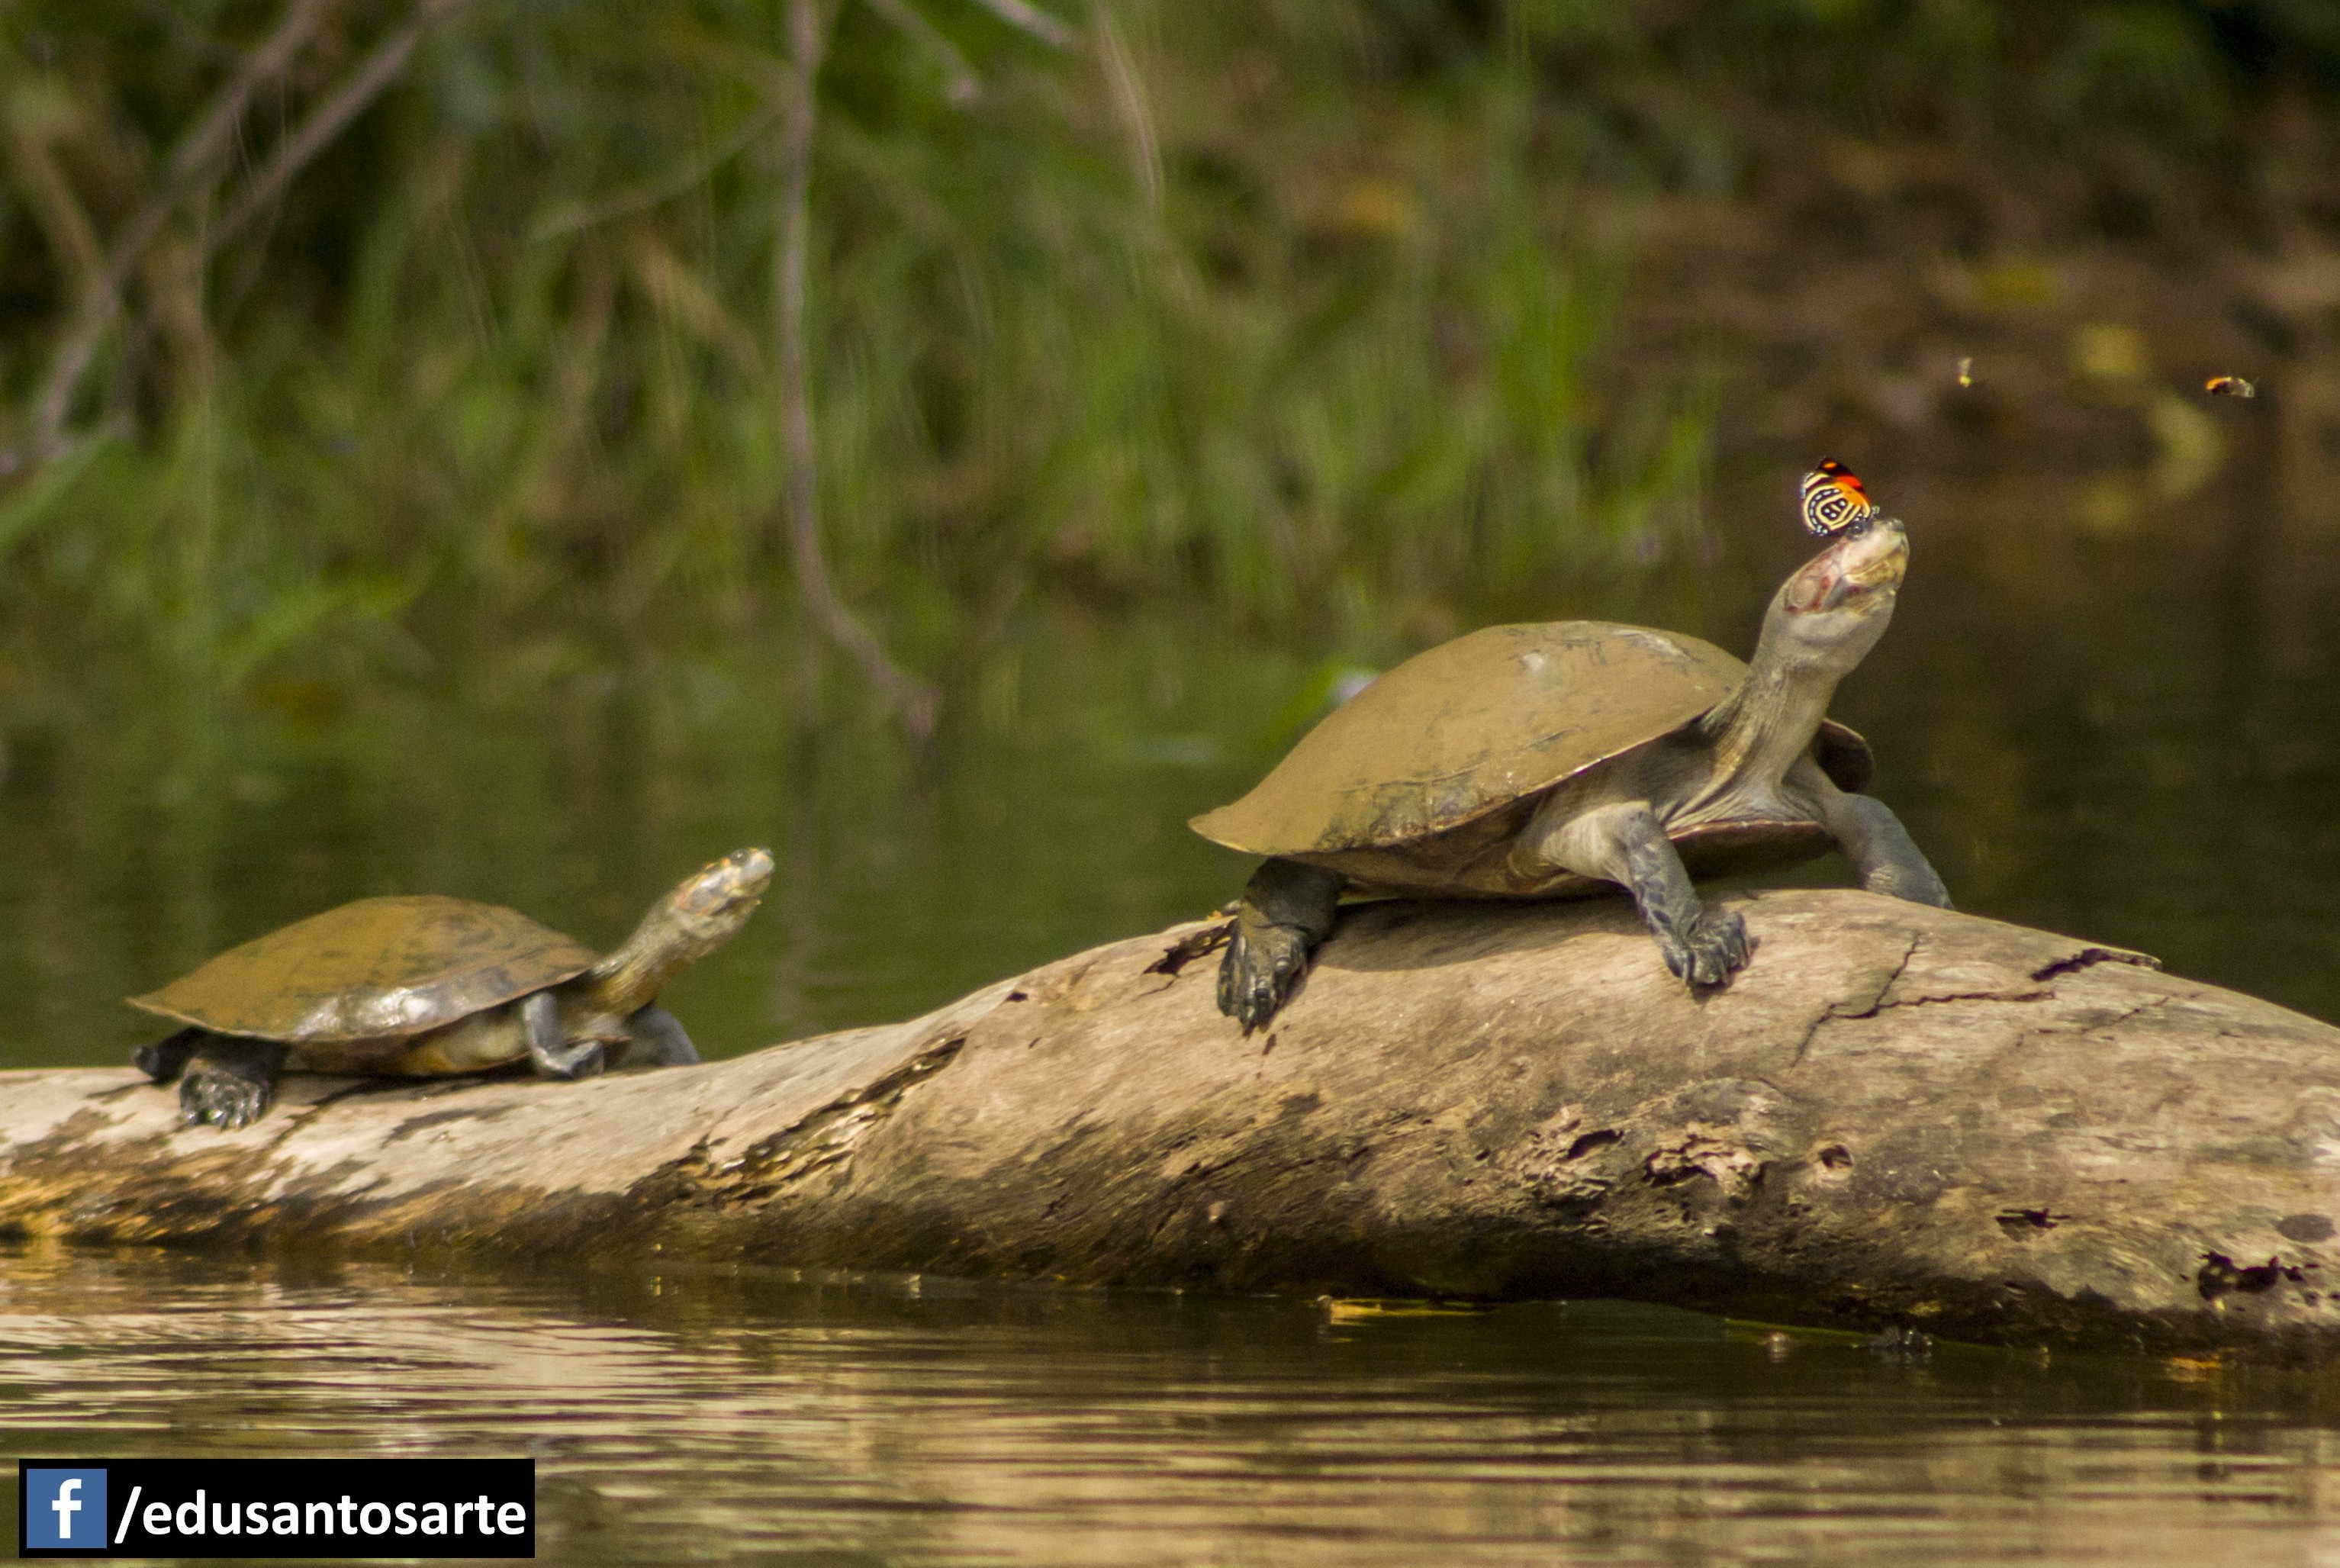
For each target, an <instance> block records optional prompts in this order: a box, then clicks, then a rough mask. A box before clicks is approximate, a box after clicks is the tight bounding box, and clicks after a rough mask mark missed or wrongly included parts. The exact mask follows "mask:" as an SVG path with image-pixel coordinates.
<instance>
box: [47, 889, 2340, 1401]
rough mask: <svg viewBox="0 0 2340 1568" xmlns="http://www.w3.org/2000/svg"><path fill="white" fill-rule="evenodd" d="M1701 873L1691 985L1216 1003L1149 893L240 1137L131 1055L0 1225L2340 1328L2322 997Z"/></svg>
mask: <svg viewBox="0 0 2340 1568" xmlns="http://www.w3.org/2000/svg"><path fill="white" fill-rule="evenodd" d="M1729 902H1730V903H1731V904H1732V905H1734V906H1735V907H1736V908H1740V910H1741V911H1742V912H1743V913H1744V914H1745V916H1746V918H1747V921H1748V926H1749V928H1750V931H1751V932H1752V934H1753V935H1754V937H1755V938H1756V939H1757V941H1758V942H1759V943H1760V950H1759V951H1758V953H1757V954H1756V956H1755V958H1754V960H1753V962H1752V963H1751V965H1750V967H1749V968H1748V969H1747V970H1746V971H1745V972H1744V973H1743V974H1741V975H1740V977H1739V978H1738V979H1737V981H1736V982H1735V983H1734V984H1733V985H1732V986H1731V987H1730V989H1729V990H1727V991H1724V992H1722V993H1720V994H1718V995H1713V996H1710V997H1704V998H1696V997H1691V996H1690V995H1689V994H1687V993H1686V992H1685V991H1684V989H1683V988H1682V987H1681V985H1680V984H1679V983H1678V982H1676V981H1675V980H1674V979H1673V978H1671V976H1669V975H1668V974H1667V973H1666V972H1665V970H1664V969H1663V968H1662V967H1661V964H1660V963H1659V960H1658V956H1657V953H1656V950H1655V948H1653V947H1652V946H1651V943H1650V940H1649V938H1647V937H1646V936H1645V935H1643V934H1642V932H1641V929H1640V927H1639V925H1638V923H1637V922H1636V921H1635V919H1634V918H1633V916H1632V914H1631V910H1630V909H1629V908H1627V907H1626V906H1625V905H1624V904H1623V903H1622V902H1621V901H1619V900H1608V901H1597V902H1592V903H1585V904H1575V905H1545V906H1532V905H1521V906H1509V907H1488V906H1480V907H1467V906H1423V905H1386V906H1381V907H1375V908H1363V909H1359V910H1354V911H1352V912H1351V913H1350V914H1349V915H1348V917H1347V918H1345V919H1344V923H1343V925H1342V928H1341V929H1340V931H1339V932H1338V933H1337V934H1336V936H1335V938H1334V940H1333V941H1332V942H1331V943H1330V944H1329V945H1328V946H1327V947H1326V948H1324V953H1323V956H1322V958H1320V960H1319V962H1318V964H1317V967H1316V969H1315V971H1314V974H1313V975H1312V976H1311V978H1310V979H1309V981H1308V983H1307V985H1306V987H1304V989H1303V990H1302V991H1301V993H1300V994H1299V996H1298V997H1297V998H1296V999H1295V1001H1294V1003H1293V1004H1292V1006H1291V1007H1289V1008H1288V1009H1287V1010H1286V1011H1285V1012H1284V1014H1283V1015H1282V1016H1281V1017H1279V1019H1278V1020H1277V1022H1276V1024H1275V1026H1274V1027H1273V1028H1271V1029H1267V1030H1264V1031H1262V1032H1260V1033H1258V1034H1256V1035H1254V1036H1252V1037H1249V1038H1245V1037H1244V1036H1243V1035H1241V1034H1240V1033H1238V1032H1237V1031H1236V1029H1235V1028H1234V1026H1233V1025H1232V1024H1230V1023H1229V1022H1228V1021H1227V1020H1226V1019H1225V1018H1223V1017H1220V1015H1219V1014H1218V1012H1217V1011H1216V1009H1215V1007H1214V1005H1213V1000H1212V987H1213V974H1214V970H1215V963H1216V958H1215V955H1212V956H1207V957H1202V958H1195V959H1193V960H1192V961H1190V962H1187V963H1185V965H1183V966H1175V965H1174V964H1171V963H1165V953H1167V952H1168V951H1169V950H1170V949H1171V948H1172V946H1173V944H1174V941H1175V938H1178V937H1180V936H1181V935H1184V934H1185V933H1186V932H1188V931H1190V930H1192V929H1194V928H1178V929H1175V930H1172V931H1169V932H1165V933H1163V934H1161V935H1158V936H1151V937H1144V938H1135V939H1132V940H1130V941H1125V942H1119V943H1115V944H1114V945H1112V946H1109V947H1106V948H1097V949H1096V950H1094V951H1091V952H1087V953H1083V954H1080V955H1078V956H1076V957H1075V958H1067V959H1065V960H1063V961H1061V962H1058V963H1055V964H1051V965H1048V966H1046V968H1040V969H1036V970H1034V971H1033V972H1031V973H1030V974H1027V975H1025V976H1022V977H1020V978H1016V979H1013V980H1008V981H1003V982H1001V983H1000V984H998V985H996V986H993V987H989V988H988V989H986V990H984V991H981V992H978V993H977V994H976V995H974V996H971V997H967V998H965V999H964V1000H962V1001H959V1002H957V1003H954V1004H953V1005H951V1006H950V1007H945V1008H943V1009H942V1010H940V1011H938V1012H936V1013H933V1014H931V1015H929V1016H927V1017H923V1018H919V1019H916V1020H913V1021H912V1022H909V1023H906V1024H899V1025H894V1026H889V1027H882V1028H872V1029H858V1030H853V1031H849V1032H847V1033H844V1034H838V1035H829V1036H825V1037H820V1038H818V1039H813V1040H807V1041H803V1042H800V1043H798V1044H794V1045H788V1046H780V1047H774V1048H772V1049H770V1050H767V1051H762V1052H759V1053H758V1054H756V1055H753V1056H749V1057H741V1058H739V1059H736V1060H732V1061H727V1062H720V1063H716V1064H712V1065H709V1066H707V1067H695V1068H680V1069H670V1070H667V1071H662V1072H649V1073H640V1074H627V1075H620V1076H618V1077H610V1078H604V1079H599V1080H595V1081H592V1082H588V1083H584V1084H576V1085H561V1084H547V1083H537V1082H532V1081H519V1080H500V1081H494V1082H468V1083H448V1082H441V1083H436V1084H430V1085H424V1086H421V1087H412V1086H401V1087H385V1086H382V1085H378V1084H357V1083H353V1082H352V1081H351V1080H347V1079H330V1078H298V1077H296V1078H292V1079H288V1080H287V1081H286V1084H285V1086H284V1093H283V1099H282V1101H281V1103H280V1104H279V1106H278V1107H277V1109H276V1110H274V1111H273V1112H272V1113H271V1114H270V1115H269V1116H267V1117H266V1118H264V1119H263V1121H262V1122H261V1123H260V1124H259V1125H257V1126H253V1127H250V1128H247V1129H245V1130H243V1131H241V1132H237V1133H232V1134H222V1133H219V1132H216V1131H213V1130H212V1129H209V1128H183V1127H181V1126H177V1124H176V1120H175V1105H176V1097H175V1095H174V1093H173V1092H172V1091H170V1090H167V1089H162V1088H156V1087H152V1086H150V1085H147V1084H146V1083H145V1082H144V1080H143V1079H140V1078H138V1077H136V1076H135V1075H134V1074H133V1073H131V1072H130V1071H128V1070H127V1069H124V1070H123V1071H119V1072H115V1071H105V1070H84V1071H53V1072H17V1073H10V1074H6V1075H0V1087H5V1111H0V1226H5V1227H7V1228H9V1229H12V1230H15V1231H17V1232H21V1233H29V1234H40V1235H50V1236H67V1237H73V1238H79V1239H84V1240H87V1241H93V1242H168V1243H177V1244H205V1245H266V1246H287V1247H289V1246H299V1247H306V1248H316V1247H321V1246H330V1247H340V1248H346V1249H355V1250H367V1251H373V1252H382V1251H385V1250H398V1249H426V1250H432V1251H437V1250H441V1249H458V1250H469V1251H488V1250H502V1251H506V1252H510V1253H513V1254H527V1253H548V1252H550V1253H562V1254H571V1255H590V1256H596V1257H614V1256H622V1255H645V1256H647V1255H651V1254H658V1255H660V1256H662V1257H664V1258H668V1259H671V1258H674V1257H676V1256H678V1255H686V1256H701V1257H720V1258H731V1257H745V1258H754V1259H760V1260H765V1261H770V1262H780V1263H793V1264H816V1265H847V1266H858V1267H869V1268H889V1269H904V1270H914V1271H925V1272H935V1273H948V1274H966V1275H978V1274H980V1275H1016V1276H1025V1277H1039V1278H1056V1279H1064V1280H1069V1281H1077V1282H1085V1283H1098V1284H1103V1283H1113V1284H1128V1285H1203V1286H1215V1287H1227V1288H1235V1289H1244V1290H1258V1289H1284V1290H1298V1291H1310V1292H1315V1291H1330V1292H1334V1293H1339V1294H1347V1295H1353V1294H1435V1295H1452V1296H1522V1295H1578V1296H1581V1295H1618V1296H1630V1297H1638V1298H1641V1299H1644V1300H1651V1301H1662V1302H1672V1303H1678V1304H1681V1305H1693V1306H1705V1307H1712V1308H1718V1309H1721V1310H1725V1311H1730V1312H1732V1313H1736V1314H1739V1315H1747V1316H1753V1317H1758V1318H1766V1319H1775V1320H1782V1321H1791V1322H1800V1323H1819V1324H1828V1323H1834V1324H1838V1325H1904V1326H1910V1327H1918V1328H1922V1329H1925V1330H1927V1331H1929V1332H1930V1333H1933V1334H1936V1335H1948V1336H1954V1337H1963V1338H1972V1339H1985V1340H1998V1341H2008V1342H2013V1343H2017V1344H2048V1345H2100V1346H2107V1347H2117V1346H2122V1345H2141V1346H2152V1347H2154V1348H2157V1349H2164V1350H2184V1349H2187V1348H2189V1347H2206V1346H2215V1345H2227V1346H2235V1347H2237V1348H2244V1349H2248V1350H2251V1351H2253V1352H2256V1353H2264V1354H2274V1355H2283V1356H2285V1357H2287V1358H2303V1359H2304V1358H2308V1357H2318V1356H2321V1355H2325V1353H2326V1352H2327V1350H2328V1348H2330V1347H2333V1346H2335V1345H2340V1333H2335V1329H2340V1305H2336V1304H2335V1301H2334V1299H2333V1297H2332V1295H2330V1294H2329V1291H2330V1288H2331V1287H2332V1286H2333V1285H2335V1284H2340V1266H2335V1267H2334V1268H2333V1269H2332V1273H2333V1275H2334V1276H2335V1277H2334V1279H2333V1280H2331V1281H2327V1280H2326V1278H2325V1273H2324V1272H2323V1270H2324V1267H2325V1264H2326V1255H2327V1254H2333V1255H2335V1256H2340V1248H2335V1245H2334V1244H2333V1240H2332V1238H2333V1236H2334V1233H2335V1217H2340V1030H2335V1029H2334V1028H2332V1027H2329V1026H2326V1025H2324V1024H2321V1023H2317V1022H2315V1021H2314V1020H2313V1019H2310V1018H2306V1017H2302V1016H2300V1015H2298V1014H2296V1013H2292V1012H2288V1011H2286V1010H2285V1009H2283V1008H2281V1007H2276V1006H2274V1005H2272V1004H2270V1003H2267V1002H2263V1001H2259V1000H2256V999H2255V998H2252V997H2245V996H2240V995H2237V994H2236V993H2234V992H2231V991H2224V990H2220V989H2218V988H2216V987H2212V986H2206V985H2199V984H2196V983H2193V982H2190V981H2186V980H2183V979H2177V978H2172V977H2170V976H2167V975H2165V974H2162V973H2160V972H2159V971H2158V970H2157V969H2156V968H2152V967H2151V965H2150V961H2149V960H2147V959H2144V958H2141V957H2140V956H2139V955H2137V954H2132V953H2124V952H2120V951H2117V950H2114V949H2108V948H2097V947H2091V946H2089V945H2087V944H2086V943H2083V942H2079V941H2076V940H2073V939H2071V938H2064V937H2057V936H2051V935H2049V934H2047V933H2045V932H2040V931H2033V930H2028V929H2025V928H2020V927H2015V926H2008V925H2004V924H2001V923H1999V922H1997V921H1992V920H1986V919H1979V918H1973V917H1970V916H1966V915H1957V914H1950V913H1947V912H1943V911H1939V910H1935V909H1929V908H1920V907H1918V906H1916V905H1911V904H1904V903H1899V902H1896V901H1894V900H1890V899H1887V898H1876V897H1872V896H1869V895H1867V894H1862V893H1855V892H1844V891H1805V890H1790V891H1780V892H1771V893H1765V894H1760V895H1755V896H1750V897H1744V898H1735V899H1731V900H1729Z"/></svg>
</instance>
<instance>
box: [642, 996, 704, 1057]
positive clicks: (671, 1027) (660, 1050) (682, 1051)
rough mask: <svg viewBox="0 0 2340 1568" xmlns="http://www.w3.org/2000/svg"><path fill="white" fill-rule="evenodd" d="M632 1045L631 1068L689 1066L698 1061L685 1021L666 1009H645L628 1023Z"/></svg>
mask: <svg viewBox="0 0 2340 1568" xmlns="http://www.w3.org/2000/svg"><path fill="white" fill-rule="evenodd" d="M626 1033H627V1034H628V1035H629V1036H630V1037H632V1043H631V1044H630V1045H629V1046H628V1047H626V1063H625V1065H626V1066H628V1067H690V1066H691V1065H693V1064H694V1063H696V1062H698V1061H699V1047H697V1046H694V1045H692V1044H691V1043H690V1036H689V1034H688V1033H687V1032H686V1031H685V1030H684V1029H683V1027H682V1020H681V1019H679V1018H678V1017H675V1016H674V1015H673V1014H672V1013H669V1012H668V1011H667V1010H666V1009H665V1008H664V1007H644V1008H642V1009H641V1010H640V1012H637V1013H636V1014H634V1015H633V1017H630V1018H628V1019H627V1020H626Z"/></svg>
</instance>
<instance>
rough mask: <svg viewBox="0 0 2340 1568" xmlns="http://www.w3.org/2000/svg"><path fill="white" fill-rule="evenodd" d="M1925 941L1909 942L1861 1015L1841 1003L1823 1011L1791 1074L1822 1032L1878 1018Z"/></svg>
mask: <svg viewBox="0 0 2340 1568" xmlns="http://www.w3.org/2000/svg"><path fill="white" fill-rule="evenodd" d="M1925 939H1926V938H1924V937H1923V936H1922V935H1920V936H1914V937H1911V938H1909V946H1908V947H1906V948H1902V949H1901V957H1900V958H1898V959H1896V960H1894V964H1893V972H1892V973H1891V974H1889V975H1888V976H1886V977H1885V983H1884V984H1883V985H1881V986H1879V987H1877V995H1875V996H1874V997H1870V998H1869V1002H1868V1004H1867V1005H1866V1006H1864V1007H1861V1008H1859V1010H1858V1011H1855V1012H1846V1011H1844V1010H1843V1007H1844V1004H1842V1003H1841V1002H1830V1003H1829V1005H1828V1006H1827V1007H1825V1008H1823V1009H1821V1012H1820V1016H1819V1017H1817V1018H1814V1019H1813V1020H1812V1022H1811V1027H1810V1028H1808V1029H1806V1030H1805V1031H1804V1037H1803V1038H1802V1039H1800V1040H1798V1041H1797V1042H1796V1054H1795V1055H1794V1056H1793V1057H1790V1058H1789V1061H1788V1068H1789V1070H1790V1072H1792V1071H1794V1070H1795V1069H1796V1068H1798V1067H1801V1066H1803V1065H1804V1053H1806V1052H1807V1051H1809V1050H1810V1049H1811V1048H1812V1042H1813V1041H1814V1040H1816V1039H1818V1038H1819V1032H1820V1031H1821V1030H1822V1029H1824V1028H1826V1027H1828V1026H1829V1025H1830V1024H1834V1023H1842V1022H1846V1021H1848V1020H1849V1019H1853V1018H1873V1017H1876V1016H1877V1015H1878V1013H1879V1011H1880V1010H1881V1009H1882V1008H1883V1007H1884V1006H1885V998H1886V997H1889V996H1891V995H1892V994H1893V987H1895V986H1897V985H1899V983H1900V980H1901V977H1902V975H1903V974H1904V973H1906V972H1907V971H1908V969H1909V960H1910V959H1912V958H1916V957H1917V956H1918V948H1919V945H1920V944H1921V943H1923V942H1924V941H1925Z"/></svg>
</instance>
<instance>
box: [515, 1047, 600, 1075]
mask: <svg viewBox="0 0 2340 1568" xmlns="http://www.w3.org/2000/svg"><path fill="white" fill-rule="evenodd" d="M530 1056H532V1057H535V1060H536V1070H537V1071H538V1072H539V1073H540V1074H542V1075H543V1076H544V1077H548V1078H560V1079H562V1080H563V1081H568V1080H571V1079H576V1078H594V1077H600V1076H601V1069H602V1068H603V1067H606V1066H608V1065H609V1064H608V1062H607V1060H606V1058H605V1057H604V1056H603V1053H602V1050H601V1042H600V1041H599V1040H585V1041H581V1042H580V1043H579V1044H577V1045H574V1046H569V1047H562V1048H560V1049H558V1050H549V1051H544V1052H542V1053H537V1052H530Z"/></svg>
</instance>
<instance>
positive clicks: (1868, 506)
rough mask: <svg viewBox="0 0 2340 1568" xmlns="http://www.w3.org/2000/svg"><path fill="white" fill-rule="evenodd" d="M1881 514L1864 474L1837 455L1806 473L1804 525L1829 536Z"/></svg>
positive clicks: (1824, 460)
mask: <svg viewBox="0 0 2340 1568" xmlns="http://www.w3.org/2000/svg"><path fill="white" fill-rule="evenodd" d="M1876 514H1877V503H1876V502H1875V501H1871V500H1869V491H1866V490H1864V489H1862V488H1861V484H1860V476H1859V474H1857V473H1855V472H1853V471H1852V470H1850V469H1849V468H1847V467H1845V466H1844V464H1842V463H1840V462H1838V461H1836V460H1835V459H1833V458H1828V459H1823V460H1822V461H1821V462H1820V465H1819V467H1818V468H1816V469H1814V470H1812V471H1811V472H1810V473H1808V474H1806V475H1804V526H1805V527H1806V528H1808V529H1810V530H1811V531H1813V532H1814V533H1817V534H1820V535H1822V536H1826V535H1828V534H1831V533H1835V532H1838V531H1840V530H1843V529H1847V528H1850V527H1851V526H1852V525H1853V524H1854V523H1856V522H1860V521H1866V520H1867V519H1869V518H1871V517H1874V516H1875V515H1876Z"/></svg>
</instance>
